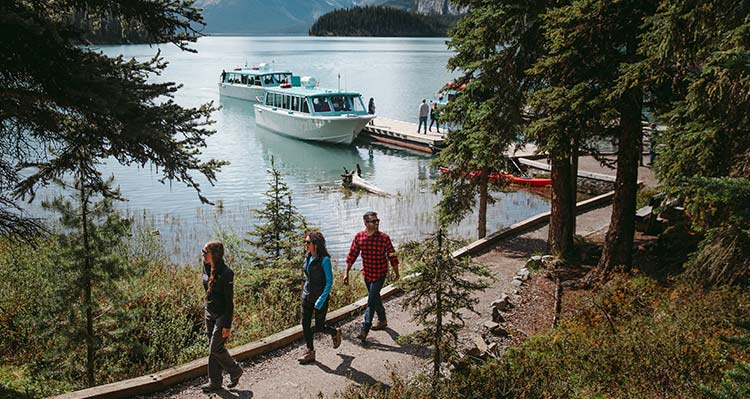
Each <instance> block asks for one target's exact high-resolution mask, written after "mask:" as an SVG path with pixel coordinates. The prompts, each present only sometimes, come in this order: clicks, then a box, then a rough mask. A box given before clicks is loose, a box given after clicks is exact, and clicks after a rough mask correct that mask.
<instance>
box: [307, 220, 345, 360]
mask: <svg viewBox="0 0 750 399" xmlns="http://www.w3.org/2000/svg"><path fill="white" fill-rule="evenodd" d="M304 245H305V252H306V253H307V255H306V256H305V263H304V265H303V270H304V272H305V284H304V285H303V286H302V306H301V313H302V335H303V336H304V337H305V345H307V351H305V353H304V354H303V355H302V357H300V358H298V359H297V360H298V361H299V362H300V363H301V364H307V363H312V362H314V361H315V347H314V345H313V337H314V334H315V333H316V332H323V333H326V334H329V335H330V336H331V339H332V340H333V348H334V349H336V348H338V347H339V346H340V345H341V330H339V329H338V328H333V327H330V326H328V325H326V313H327V312H328V302H329V301H328V299H329V296H328V294H329V293H330V292H331V287H333V272H332V270H331V257H330V255H329V254H328V250H327V249H326V239H325V237H323V233H321V232H319V231H311V232H309V233H308V234H307V235H306V236H305V243H304ZM313 316H314V317H315V329H313V328H312V319H313Z"/></svg>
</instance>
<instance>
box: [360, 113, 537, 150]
mask: <svg viewBox="0 0 750 399" xmlns="http://www.w3.org/2000/svg"><path fill="white" fill-rule="evenodd" d="M417 126H419V124H418V123H411V122H404V121H398V120H395V119H388V118H381V117H377V118H375V119H374V120H373V123H372V124H368V125H366V126H365V128H364V129H363V130H362V133H363V134H367V135H368V136H370V137H371V138H372V139H373V140H377V141H380V142H382V143H386V144H391V145H395V146H398V147H404V148H409V149H412V150H416V151H421V152H427V153H430V154H434V153H436V152H438V151H440V150H441V149H442V148H443V147H445V136H446V135H447V134H448V130H447V129H445V128H442V129H440V131H439V132H438V131H437V129H435V128H433V130H432V132H430V131H427V134H424V133H417ZM505 156H507V157H510V158H537V157H540V156H542V157H543V156H544V155H539V154H537V148H536V146H535V145H533V144H526V145H524V146H523V147H521V148H519V149H516V148H515V145H511V146H510V147H508V150H507V151H506V152H505Z"/></svg>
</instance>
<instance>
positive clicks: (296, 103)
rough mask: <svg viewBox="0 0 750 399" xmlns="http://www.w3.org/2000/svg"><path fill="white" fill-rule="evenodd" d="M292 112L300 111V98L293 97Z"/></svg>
mask: <svg viewBox="0 0 750 399" xmlns="http://www.w3.org/2000/svg"><path fill="white" fill-rule="evenodd" d="M292 111H299V97H292Z"/></svg>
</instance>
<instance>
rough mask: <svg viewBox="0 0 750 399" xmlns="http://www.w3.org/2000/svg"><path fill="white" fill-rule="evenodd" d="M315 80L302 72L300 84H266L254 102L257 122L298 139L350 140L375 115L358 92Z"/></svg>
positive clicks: (344, 142) (342, 141)
mask: <svg viewBox="0 0 750 399" xmlns="http://www.w3.org/2000/svg"><path fill="white" fill-rule="evenodd" d="M316 83H317V82H316V81H315V79H314V78H310V77H307V76H305V77H303V78H302V79H301V86H300V87H295V86H291V85H281V86H279V87H272V88H266V89H265V97H264V98H263V101H262V102H260V103H259V104H255V105H254V107H255V122H256V124H257V125H259V126H262V127H264V128H266V129H268V130H270V131H273V132H276V133H279V134H283V135H285V136H289V137H293V138H296V139H300V140H307V141H318V142H327V143H335V144H351V143H352V142H353V141H354V139H356V138H357V135H359V132H361V131H362V128H364V127H365V125H366V124H367V123H368V122H370V121H371V120H372V119H374V118H375V115H373V114H368V113H367V108H365V104H364V102H362V95H361V94H359V93H357V92H353V91H340V90H329V89H322V88H319V87H317V84H316Z"/></svg>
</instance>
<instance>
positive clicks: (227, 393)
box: [215, 389, 253, 399]
mask: <svg viewBox="0 0 750 399" xmlns="http://www.w3.org/2000/svg"><path fill="white" fill-rule="evenodd" d="M215 394H216V395H217V396H218V397H220V398H222V399H250V398H252V397H253V391H250V390H244V389H231V390H226V389H221V390H219V391H217V392H215Z"/></svg>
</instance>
